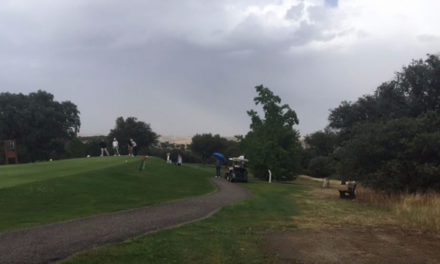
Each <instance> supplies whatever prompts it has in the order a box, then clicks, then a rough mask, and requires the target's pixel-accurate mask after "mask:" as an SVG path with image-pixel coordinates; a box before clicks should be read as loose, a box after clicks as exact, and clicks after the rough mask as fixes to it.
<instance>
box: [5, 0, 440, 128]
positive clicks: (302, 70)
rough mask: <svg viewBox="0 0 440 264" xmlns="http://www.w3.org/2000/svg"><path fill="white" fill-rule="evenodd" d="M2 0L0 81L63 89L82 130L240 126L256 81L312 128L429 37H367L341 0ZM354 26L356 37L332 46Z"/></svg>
mask: <svg viewBox="0 0 440 264" xmlns="http://www.w3.org/2000/svg"><path fill="white" fill-rule="evenodd" d="M7 3H8V4H0V33H1V34H0V56H1V59H0V91H2V92H3V91H10V92H23V93H28V92H31V91H35V90H37V89H43V90H47V91H49V92H51V93H53V94H54V95H55V97H56V99H57V100H71V101H72V102H74V103H75V104H77V105H78V107H79V109H80V111H81V120H82V128H81V133H82V134H98V133H101V134H106V133H108V131H109V130H110V129H111V128H112V127H113V126H114V121H115V119H116V117H118V116H125V117H126V116H136V117H138V118H139V119H140V120H144V121H146V122H147V123H150V124H151V126H152V128H153V130H155V131H157V132H158V133H161V134H183V135H193V134H195V133H201V132H212V133H221V134H223V135H235V134H243V133H246V132H247V130H248V126H249V122H250V121H249V118H248V116H247V115H246V110H249V109H251V108H256V107H255V106H254V105H253V101H252V98H253V97H254V96H255V91H254V86H256V85H259V84H264V85H266V86H268V87H269V88H271V89H272V90H273V91H274V92H275V93H277V94H279V95H280V96H281V97H282V98H283V101H284V102H285V103H288V104H290V105H291V106H292V108H293V109H295V110H296V111H297V112H298V115H299V118H300V125H299V126H298V129H299V130H300V131H301V133H303V134H305V133H310V132H312V131H314V130H317V129H321V128H323V127H324V126H325V125H326V123H327V121H326V119H327V115H328V109H329V108H334V107H336V106H337V105H338V104H339V102H340V101H341V100H345V99H348V100H353V99H355V98H356V97H358V96H360V95H362V94H364V93H368V92H371V91H372V90H373V89H374V88H375V87H376V86H377V85H378V84H380V82H383V81H386V80H388V79H390V78H392V76H393V72H395V71H397V70H399V68H400V67H401V66H402V65H404V64H406V63H408V62H409V61H410V60H411V59H412V58H420V57H423V56H424V54H425V53H427V52H430V50H427V49H430V48H434V46H435V45H434V43H435V42H434V43H431V42H429V43H431V44H426V45H431V46H420V45H418V44H417V45H416V44H414V45H412V44H411V43H406V42H401V43H399V45H405V46H404V48H402V50H398V49H392V43H394V42H393V41H394V40H380V41H375V42H369V41H370V40H371V39H373V37H374V34H373V33H374V32H371V31H368V30H363V29H362V28H360V29H359V28H358V29H355V28H351V24H349V23H348V26H347V25H346V24H344V23H343V22H344V21H345V19H346V17H345V15H346V14H344V13H343V12H341V11H340V10H339V9H340V8H341V7H342V5H341V6H340V7H338V8H327V7H326V6H324V4H323V3H322V2H318V1H316V3H315V2H307V1H304V2H303V1H296V2H292V3H291V4H290V5H287V4H285V6H286V7H285V9H284V11H283V10H281V11H278V10H277V9H276V8H279V7H280V6H282V5H283V4H284V3H285V2H284V1H275V2H270V3H269V2H267V1H262V0H261V1H232V0H226V1H214V2H212V1H209V2H204V1H196V0H190V1H178V2H174V3H173V5H172V6H170V4H169V3H167V2H166V1H141V0H135V1H130V4H127V3H125V2H121V1H116V0H107V1H104V0H98V1H92V2H90V1H86V0H75V1H73V0H72V1H67V0H66V1H59V2H58V1H57V2H54V1H49V0H47V1H43V0H39V1H31V2H29V1H24V0H23V1H20V0H16V1H7ZM268 4H271V6H269V7H268ZM327 5H328V4H327ZM271 8H272V9H273V10H272V9H271ZM254 10H256V11H254ZM277 12H278V13H277ZM359 32H362V34H360V33H359ZM360 35H362V39H363V42H362V43H355V44H353V45H351V46H350V49H348V50H342V48H338V45H341V44H338V43H339V42H338V41H340V42H341V43H345V42H346V41H351V38H353V39H361V37H360ZM423 38H424V37H421V40H423ZM316 43H318V44H319V45H324V46H325V47H327V45H330V46H329V47H333V46H331V45H335V46H334V47H333V48H323V49H319V48H318V49H316V48H313V47H314V46H313V45H316ZM333 43H336V44H333ZM424 43H425V42H424ZM426 43H428V42H426ZM292 49H293V52H292ZM298 50H299V51H298ZM341 50H342V51H341ZM390 50H393V52H390ZM434 52H435V51H434ZM378 61H380V63H378Z"/></svg>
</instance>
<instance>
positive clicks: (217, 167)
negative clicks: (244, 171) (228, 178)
mask: <svg viewBox="0 0 440 264" xmlns="http://www.w3.org/2000/svg"><path fill="white" fill-rule="evenodd" d="M221 167H222V161H221V160H220V159H216V161H215V177H216V178H217V177H220V168H221Z"/></svg>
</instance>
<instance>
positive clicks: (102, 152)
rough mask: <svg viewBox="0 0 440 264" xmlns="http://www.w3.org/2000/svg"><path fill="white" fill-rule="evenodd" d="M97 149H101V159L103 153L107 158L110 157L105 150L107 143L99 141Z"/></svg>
mask: <svg viewBox="0 0 440 264" xmlns="http://www.w3.org/2000/svg"><path fill="white" fill-rule="evenodd" d="M99 147H100V148H101V157H102V156H104V153H105V154H107V156H110V154H109V153H108V150H107V143H105V141H104V140H101V142H99Z"/></svg>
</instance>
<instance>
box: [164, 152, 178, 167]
mask: <svg viewBox="0 0 440 264" xmlns="http://www.w3.org/2000/svg"><path fill="white" fill-rule="evenodd" d="M170 156H171V153H167V163H168V164H172V163H173V162H172V161H171V158H170ZM176 165H177V166H182V155H180V153H179V154H177V162H176Z"/></svg>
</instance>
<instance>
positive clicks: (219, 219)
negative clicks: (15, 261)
mask: <svg viewBox="0 0 440 264" xmlns="http://www.w3.org/2000/svg"><path fill="white" fill-rule="evenodd" d="M244 186H246V187H247V188H249V189H250V190H251V191H252V193H253V198H251V199H249V200H246V201H243V202H240V203H237V204H235V205H231V206H227V207H224V208H223V209H221V210H220V211H219V212H218V213H216V214H215V215H214V216H212V217H210V218H208V219H205V220H202V221H199V222H195V223H191V224H188V225H185V226H183V227H179V228H174V229H168V230H164V231H160V232H157V233H152V234H149V235H146V236H143V237H141V238H138V239H135V240H133V241H128V242H126V243H120V244H115V245H109V246H104V247H99V248H95V249H92V250H89V251H86V252H83V253H81V254H78V255H76V256H74V257H72V258H70V259H68V260H66V261H65V262H63V263H262V262H264V261H265V262H267V261H269V259H268V258H271V256H267V255H265V254H264V253H263V251H262V248H261V247H262V243H263V240H262V238H263V237H264V235H265V234H266V233H267V232H270V231H274V230H283V229H295V228H296V227H295V225H292V223H291V220H290V219H291V217H292V216H293V215H296V214H298V210H297V206H296V204H295V201H294V199H293V197H294V196H293V195H294V194H298V193H302V192H303V191H304V190H305V188H304V187H303V186H298V185H294V184H278V183H273V184H267V183H264V182H257V181H254V182H250V183H248V184H244Z"/></svg>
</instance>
